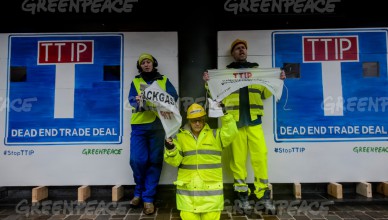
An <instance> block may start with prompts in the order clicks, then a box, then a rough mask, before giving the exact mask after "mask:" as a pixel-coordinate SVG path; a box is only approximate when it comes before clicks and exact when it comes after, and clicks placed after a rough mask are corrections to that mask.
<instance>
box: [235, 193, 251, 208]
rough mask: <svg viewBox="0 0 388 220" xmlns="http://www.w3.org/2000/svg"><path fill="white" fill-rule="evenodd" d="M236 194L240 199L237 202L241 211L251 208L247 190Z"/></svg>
mask: <svg viewBox="0 0 388 220" xmlns="http://www.w3.org/2000/svg"><path fill="white" fill-rule="evenodd" d="M237 196H238V200H239V201H240V203H239V208H240V209H242V210H243V211H246V210H251V209H253V208H252V206H251V205H250V204H249V201H248V192H238V193H237Z"/></svg>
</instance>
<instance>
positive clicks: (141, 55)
mask: <svg viewBox="0 0 388 220" xmlns="http://www.w3.org/2000/svg"><path fill="white" fill-rule="evenodd" d="M144 59H149V60H151V61H152V63H153V62H154V57H153V56H152V55H151V54H149V53H142V54H140V56H139V60H138V61H137V63H138V64H139V65H141V62H143V60H144Z"/></svg>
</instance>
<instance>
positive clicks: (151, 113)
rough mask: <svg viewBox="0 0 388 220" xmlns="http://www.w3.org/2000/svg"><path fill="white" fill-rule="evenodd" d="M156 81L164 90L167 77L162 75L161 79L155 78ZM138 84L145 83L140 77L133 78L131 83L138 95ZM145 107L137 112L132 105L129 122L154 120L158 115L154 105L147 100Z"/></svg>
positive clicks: (137, 122) (141, 122) (145, 122)
mask: <svg viewBox="0 0 388 220" xmlns="http://www.w3.org/2000/svg"><path fill="white" fill-rule="evenodd" d="M156 82H157V83H158V84H159V86H160V88H162V89H163V90H164V91H166V82H167V77H165V76H163V79H160V80H156ZM140 84H147V83H146V82H145V81H144V79H143V78H141V77H136V78H134V79H133V85H134V86H135V88H136V91H137V93H138V94H139V95H140V93H141V91H140ZM145 109H146V110H145V111H140V112H137V111H136V108H134V107H132V117H131V124H147V123H151V122H153V121H155V119H156V116H158V113H157V112H156V111H155V109H154V105H153V104H152V103H151V102H149V101H147V102H146V106H145ZM158 117H159V116H158Z"/></svg>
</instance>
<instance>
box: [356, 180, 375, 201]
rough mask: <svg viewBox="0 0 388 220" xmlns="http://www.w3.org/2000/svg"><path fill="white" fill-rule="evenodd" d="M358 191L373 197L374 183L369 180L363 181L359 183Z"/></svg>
mask: <svg viewBox="0 0 388 220" xmlns="http://www.w3.org/2000/svg"><path fill="white" fill-rule="evenodd" d="M356 193H358V194H360V195H362V196H365V197H368V198H371V197H372V184H370V183H367V182H361V183H358V184H357V187H356Z"/></svg>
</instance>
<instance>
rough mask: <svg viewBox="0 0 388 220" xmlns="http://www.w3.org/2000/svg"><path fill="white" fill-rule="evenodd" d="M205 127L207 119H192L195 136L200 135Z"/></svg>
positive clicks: (191, 124)
mask: <svg viewBox="0 0 388 220" xmlns="http://www.w3.org/2000/svg"><path fill="white" fill-rule="evenodd" d="M204 126H205V117H200V118H192V119H190V127H191V130H192V131H193V133H194V134H196V135H197V134H199V133H200V132H201V131H202V129H203V127H204Z"/></svg>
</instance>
